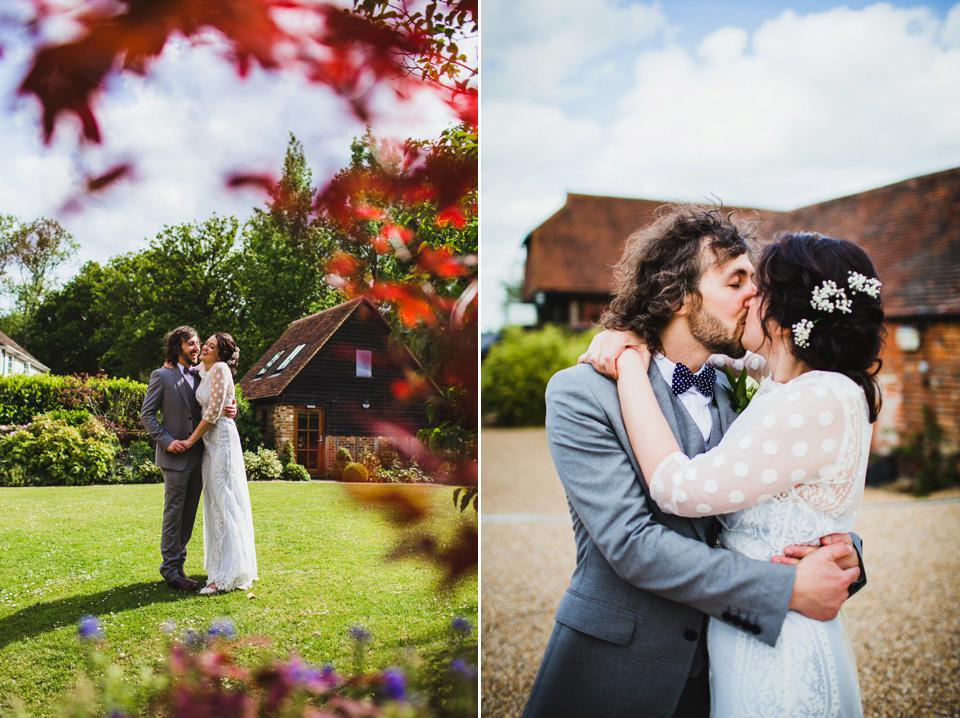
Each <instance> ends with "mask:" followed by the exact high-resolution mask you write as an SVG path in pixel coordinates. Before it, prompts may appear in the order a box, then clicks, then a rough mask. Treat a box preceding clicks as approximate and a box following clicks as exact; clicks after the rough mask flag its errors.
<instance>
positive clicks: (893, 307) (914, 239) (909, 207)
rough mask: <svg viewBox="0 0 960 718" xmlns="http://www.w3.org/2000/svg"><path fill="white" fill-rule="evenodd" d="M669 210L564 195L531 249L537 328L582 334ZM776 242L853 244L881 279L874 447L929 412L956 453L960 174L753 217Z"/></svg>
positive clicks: (527, 286)
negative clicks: (813, 239) (802, 234)
mask: <svg viewBox="0 0 960 718" xmlns="http://www.w3.org/2000/svg"><path fill="white" fill-rule="evenodd" d="M662 204H663V203H662V202H659V201H651V200H643V199H625V198H618V197H595V196H589V195H582V194H569V195H567V201H566V204H565V205H564V206H563V207H562V208H561V209H560V210H559V211H558V212H557V213H556V214H554V215H553V216H552V217H550V218H549V219H547V220H546V221H545V222H544V223H543V224H541V225H540V226H539V227H537V228H536V229H534V230H533V231H532V232H531V233H530V234H529V235H528V236H527V238H526V239H525V240H524V244H525V246H526V249H527V261H526V267H525V275H524V285H523V298H524V301H527V302H532V303H534V304H535V305H536V307H537V315H538V320H539V322H540V323H541V324H542V323H545V322H551V323H555V324H563V325H567V326H570V327H575V328H586V327H589V326H591V325H592V324H595V323H596V322H597V321H598V320H599V318H600V315H601V313H602V311H603V307H604V306H605V304H606V303H607V302H608V301H609V299H610V294H609V288H610V283H611V279H612V269H613V265H614V264H615V263H616V262H617V260H618V259H619V257H620V253H621V251H622V249H623V245H624V241H625V240H626V238H627V237H628V236H629V235H630V234H631V233H632V232H633V231H634V230H635V229H637V228H638V227H640V226H642V225H643V224H645V223H647V222H649V221H650V220H651V219H652V218H653V216H654V213H655V212H656V210H657V208H658V207H660V206H661V205H662ZM744 211H745V212H756V213H757V214H758V215H759V216H760V218H761V219H762V220H763V225H762V228H761V232H762V234H763V236H764V237H766V238H770V237H772V236H773V235H774V234H775V233H776V232H778V231H781V230H804V231H816V232H820V233H822V234H826V235H830V236H834V237H841V238H844V239H850V240H852V241H854V242H857V243H858V244H860V245H861V246H862V247H863V248H864V249H865V250H866V251H867V252H868V253H869V254H870V257H871V258H872V259H873V261H874V264H875V265H876V267H877V270H878V272H879V274H880V278H881V280H882V281H883V297H884V305H885V309H886V313H887V319H888V327H887V328H888V332H889V333H888V336H887V343H886V348H885V350H884V354H883V368H882V371H881V373H880V375H879V376H880V380H881V382H882V384H883V396H884V408H883V411H882V413H881V416H880V419H879V420H878V424H877V427H876V429H875V431H874V449H875V450H878V451H880V452H885V451H886V450H888V449H889V448H890V447H892V446H893V445H895V444H897V443H898V441H899V433H900V432H916V431H919V430H921V429H922V427H923V409H924V407H925V406H926V407H930V409H932V410H933V413H934V415H935V417H936V419H937V421H938V423H939V424H940V425H941V426H942V427H943V429H944V438H945V440H946V442H947V444H948V449H951V448H952V450H953V451H956V450H957V448H958V447H960V168H956V169H952V170H947V171H944V172H938V173H935V174H930V175H925V176H923V177H916V178H913V179H909V180H906V181H903V182H898V183H896V184H892V185H889V186H886V187H881V188H879V189H873V190H869V191H866V192H861V193H858V194H854V195H850V196H847V197H841V198H839V199H833V200H829V201H827V202H821V203H818V204H814V205H810V206H808V207H802V208H800V209H796V210H793V211H790V212H776V211H770V210H753V209H746V208H744Z"/></svg>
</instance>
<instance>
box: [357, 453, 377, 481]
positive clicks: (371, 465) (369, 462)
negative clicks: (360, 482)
mask: <svg viewBox="0 0 960 718" xmlns="http://www.w3.org/2000/svg"><path fill="white" fill-rule="evenodd" d="M360 463H361V464H363V468H365V469H366V470H367V475H368V476H369V477H370V478H369V480H370V481H380V459H378V458H377V455H376V454H374V453H371V452H369V451H364V452H363V453H362V454H361V455H360Z"/></svg>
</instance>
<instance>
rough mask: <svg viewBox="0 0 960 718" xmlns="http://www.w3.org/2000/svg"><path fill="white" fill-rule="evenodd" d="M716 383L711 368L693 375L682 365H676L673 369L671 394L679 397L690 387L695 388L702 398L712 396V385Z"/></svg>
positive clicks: (714, 372)
mask: <svg viewBox="0 0 960 718" xmlns="http://www.w3.org/2000/svg"><path fill="white" fill-rule="evenodd" d="M716 381H717V372H716V371H714V368H713V367H712V366H708V367H704V368H703V371H701V372H700V373H699V374H694V373H693V372H692V371H690V370H689V369H688V368H687V367H686V366H685V365H684V364H677V366H676V367H674V369H673V393H674V394H676V395H677V396H680V394H682V393H683V392H685V391H686V390H687V389H689V388H690V387H691V386H695V387H696V388H697V391H699V392H700V393H701V394H703V395H704V396H713V385H714V384H715V383H716Z"/></svg>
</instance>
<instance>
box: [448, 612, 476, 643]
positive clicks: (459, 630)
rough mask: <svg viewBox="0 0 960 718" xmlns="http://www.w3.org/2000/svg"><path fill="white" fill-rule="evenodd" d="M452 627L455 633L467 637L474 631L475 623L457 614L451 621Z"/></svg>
mask: <svg viewBox="0 0 960 718" xmlns="http://www.w3.org/2000/svg"><path fill="white" fill-rule="evenodd" d="M450 627H451V628H453V632H454V633H456V634H457V635H458V636H461V637H463V638H466V637H467V636H469V635H470V634H471V633H473V624H471V623H470V621H468V620H467V619H466V618H464V617H463V616H457V617H456V618H454V619H453V621H452V622H451V623H450Z"/></svg>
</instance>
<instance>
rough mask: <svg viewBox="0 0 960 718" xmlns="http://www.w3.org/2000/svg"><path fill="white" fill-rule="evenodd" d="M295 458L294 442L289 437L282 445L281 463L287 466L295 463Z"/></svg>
mask: <svg viewBox="0 0 960 718" xmlns="http://www.w3.org/2000/svg"><path fill="white" fill-rule="evenodd" d="M293 460H294V456H293V444H291V443H290V440H289V439H287V440H286V441H284V442H283V446H281V447H280V463H281V464H283V466H284V467H287V466H290V464H292V463H293Z"/></svg>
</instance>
